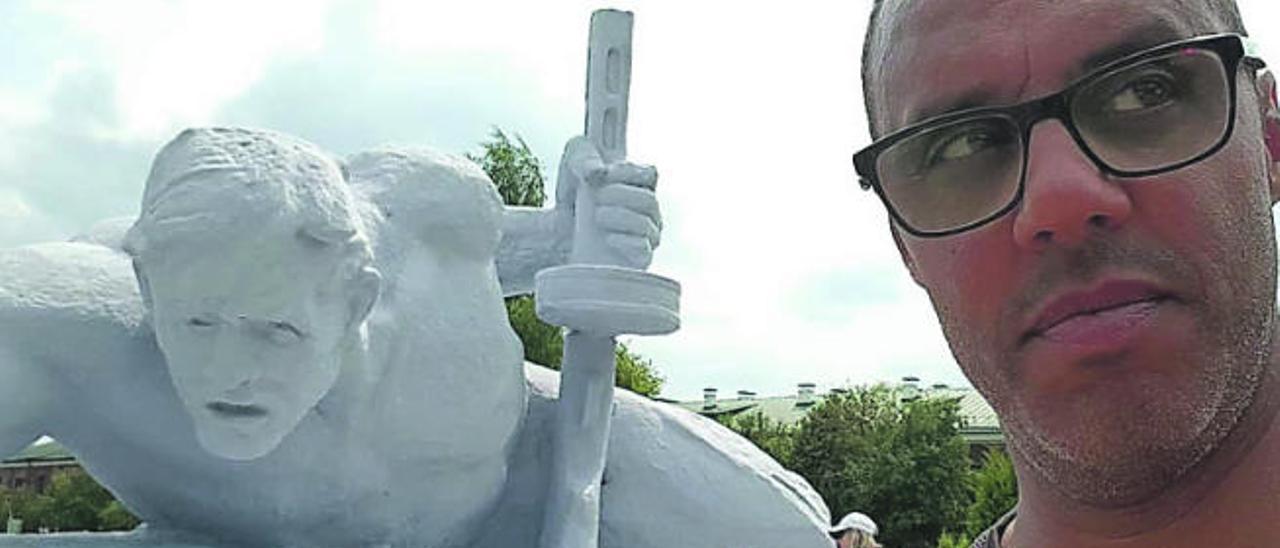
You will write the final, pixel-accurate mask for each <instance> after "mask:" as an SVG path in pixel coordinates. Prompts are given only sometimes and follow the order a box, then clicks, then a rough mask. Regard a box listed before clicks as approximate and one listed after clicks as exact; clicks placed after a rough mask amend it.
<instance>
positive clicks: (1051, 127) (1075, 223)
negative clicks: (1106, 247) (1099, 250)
mask: <svg viewBox="0 0 1280 548" xmlns="http://www.w3.org/2000/svg"><path fill="white" fill-rule="evenodd" d="M1026 170H1027V172H1026V181H1025V182H1024V188H1023V197H1022V204H1021V206H1020V207H1019V210H1018V212H1017V215H1016V217H1015V220H1014V226H1013V230H1014V240H1015V241H1016V242H1017V243H1018V245H1020V246H1022V247H1024V248H1027V249H1032V250H1037V251H1038V250H1043V249H1046V248H1048V247H1051V246H1068V247H1073V246H1078V245H1081V244H1082V243H1084V242H1085V241H1086V240H1087V239H1088V238H1090V237H1093V236H1094V235H1097V234H1100V233H1104V232H1107V231H1111V230H1115V229H1118V228H1119V227H1120V226H1122V225H1123V224H1124V223H1125V222H1126V221H1127V220H1128V219H1129V216H1130V214H1131V213H1132V211H1133V204H1132V202H1131V201H1130V199H1129V195H1128V193H1126V192H1125V190H1124V189H1123V188H1121V187H1120V185H1118V184H1116V183H1115V182H1114V181H1111V180H1109V179H1108V178H1107V177H1106V176H1105V175H1104V174H1103V173H1102V171H1101V170H1100V169H1099V168H1098V166H1097V165H1095V164H1094V163H1093V161H1092V160H1091V159H1090V158H1089V157H1088V155H1087V154H1085V151H1084V150H1082V149H1081V148H1080V146H1079V145H1078V144H1076V141H1075V139H1073V138H1072V136H1071V133H1070V131H1068V129H1067V128H1066V127H1065V126H1063V125H1062V122H1060V121H1058V120H1047V121H1044V122H1042V123H1040V124H1038V125H1037V126H1036V127H1035V128H1033V129H1032V132H1031V139H1030V142H1029V144H1028V150H1027V166H1026Z"/></svg>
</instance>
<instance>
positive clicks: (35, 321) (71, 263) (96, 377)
mask: <svg viewBox="0 0 1280 548" xmlns="http://www.w3.org/2000/svg"><path fill="white" fill-rule="evenodd" d="M142 315H143V314H142V307H141V303H140V300H139V298H138V295H137V287H136V281H135V280H134V277H133V271H132V268H131V267H130V263H129V260H128V258H127V257H126V256H125V255H124V254H123V253H120V252H119V251H116V250H112V249H109V248H106V247H103V246H101V245H98V244H90V243H81V242H67V243H51V244H40V245H31V246H25V247H20V248H15V249H0V458H3V457H7V456H9V455H12V454H13V453H15V452H17V451H20V450H21V449H22V448H23V447H25V446H26V445H27V444H29V443H30V442H32V441H34V440H35V439H37V438H38V437H39V436H40V435H43V434H49V435H53V436H57V435H59V434H60V432H61V430H62V425H63V424H64V423H63V422H60V421H63V420H64V419H65V420H76V421H77V424H81V425H83V421H87V420H92V419H91V418H90V417H89V415H91V414H92V413H89V412H85V409H84V408H83V406H86V405H89V404H88V403H87V402H86V401H85V398H86V397H87V396H89V395H90V394H93V393H94V392H92V390H104V389H107V388H110V387H104V386H103V384H102V383H103V381H104V379H111V378H117V377H121V376H126V375H131V374H135V373H136V372H134V371H129V372H124V371H121V370H120V369H119V366H121V365H124V364H131V363H134V362H137V361H138V358H139V357H140V356H139V355H138V354H137V353H136V352H135V351H133V350H132V349H133V347H134V346H137V341H138V340H141V339H139V336H138V333H140V332H141V329H140V325H141V322H142Z"/></svg>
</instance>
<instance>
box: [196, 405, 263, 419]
mask: <svg viewBox="0 0 1280 548" xmlns="http://www.w3.org/2000/svg"><path fill="white" fill-rule="evenodd" d="M205 408H207V409H208V410H210V411H212V412H213V414H215V415H218V416H220V417H225V418H229V419H258V418H262V417H266V416H267V409H266V408H265V407H262V406H260V405H253V404H238V403H230V402H225V401H212V402H209V403H208V404H206V405H205Z"/></svg>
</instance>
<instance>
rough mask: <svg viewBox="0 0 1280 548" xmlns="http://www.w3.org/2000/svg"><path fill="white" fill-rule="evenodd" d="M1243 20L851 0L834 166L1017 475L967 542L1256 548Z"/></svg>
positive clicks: (1185, 7) (1271, 264)
mask: <svg viewBox="0 0 1280 548" xmlns="http://www.w3.org/2000/svg"><path fill="white" fill-rule="evenodd" d="M1243 32H1244V29H1243V25H1242V23H1241V21H1240V16H1239V14H1238V12H1237V10H1236V7H1235V6H1234V3H1233V2H1232V1H1230V0H1214V1H1210V0H1196V1H1184V0H1143V1H1138V0H1080V1H1074V2H1048V1H1041V0H1005V1H997V0H966V1H955V0H884V1H883V2H879V3H878V5H877V6H876V10H875V15H874V16H873V18H872V22H871V26H870V27H869V30H868V38H867V42H866V46H865V53H864V60H863V72H864V86H865V92H866V93H865V95H866V101H867V110H868V117H869V119H870V125H871V128H872V132H873V134H874V136H875V137H878V138H879V140H878V141H877V142H876V143H875V144H874V145H873V146H871V147H869V148H868V149H866V150H864V151H862V152H860V153H859V154H858V155H856V156H855V163H856V164H857V168H858V172H859V174H860V176H861V177H862V181H863V183H864V185H865V186H868V187H870V188H874V189H875V190H876V192H877V193H878V194H879V195H880V197H881V198H882V199H883V202H884V203H885V204H886V206H887V207H888V209H889V211H890V213H891V217H892V219H893V220H892V227H891V232H892V234H893V237H894V239H895V241H896V242H897V243H898V246H899V249H900V250H901V253H902V259H903V261H904V263H905V264H906V267H907V269H908V271H909V272H910V274H911V276H912V277H913V278H914V279H915V281H916V282H917V283H918V284H919V285H920V286H921V287H923V288H924V289H925V290H926V291H927V292H928V294H929V296H930V298H931V299H932V301H933V304H934V307H935V309H936V311H937V313H938V317H939V320H940V322H941V324H942V327H943V329H944V332H945V334H946V336H947V339H948V341H949V343H950V346H951V348H952V351H953V353H954V355H955V357H956V360H957V362H958V363H959V364H960V366H961V368H962V369H963V370H964V372H965V374H966V375H967V376H968V377H969V379H970V380H971V381H972V382H973V384H974V386H975V387H976V388H977V389H978V390H979V391H980V392H981V393H982V394H983V395H984V396H985V397H986V398H987V399H988V401H989V402H990V403H991V405H992V406H993V407H994V408H995V410H996V412H997V413H998V414H999V416H1000V420H1001V423H1002V425H1003V427H1004V431H1005V435H1006V440H1007V442H1008V446H1009V449H1010V452H1011V455H1012V457H1013V460H1014V463H1015V470H1016V473H1017V476H1018V480H1019V487H1020V498H1019V502H1018V505H1017V508H1016V511H1015V514H1016V515H1011V516H1010V517H1009V518H1007V519H1006V520H1002V522H1001V523H1000V524H997V526H996V527H994V528H993V530H992V531H989V532H988V533H987V534H985V535H984V536H983V537H982V538H980V539H979V540H978V542H977V544H976V545H977V546H983V547H988V546H990V547H994V546H1004V547H1006V548H1008V547H1024V546H1036V547H1056V546H1064V547H1065V546H1071V547H1089V546H1134V547H1137V546H1160V547H1180V546H1197V547H1200V546H1215V547H1227V546H1276V545H1280V519H1276V517H1277V516H1280V468H1277V465H1276V463H1277V462H1280V423H1277V420H1276V410H1277V406H1278V405H1280V397H1278V396H1280V375H1278V374H1277V368H1276V365H1277V364H1276V362H1277V359H1280V356H1278V355H1277V352H1276V346H1275V345H1276V344H1277V338H1276V329H1277V316H1276V304H1275V303H1276V247H1275V236H1274V227H1273V222H1272V216H1271V206H1272V205H1273V204H1274V203H1276V201H1277V199H1278V198H1280V183H1278V182H1277V169H1278V168H1280V166H1278V165H1277V160H1278V159H1280V115H1278V114H1277V109H1276V100H1275V82H1274V80H1273V78H1272V77H1271V75H1270V74H1269V73H1267V72H1266V71H1265V70H1263V66H1264V65H1263V63H1262V61H1261V60H1259V59H1257V58H1255V57H1253V56H1252V54H1251V52H1250V51H1248V49H1247V41H1246V40H1244V39H1243V38H1242V37H1241V36H1240V35H1241V34H1243ZM1223 33H1233V34H1227V35H1223Z"/></svg>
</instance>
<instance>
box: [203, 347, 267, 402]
mask: <svg viewBox="0 0 1280 548" xmlns="http://www.w3.org/2000/svg"><path fill="white" fill-rule="evenodd" d="M258 359H259V358H258V356H256V355H255V353H253V352H252V351H251V349H250V348H247V347H246V345H245V342H244V340H243V339H242V338H241V337H236V336H234V334H231V333H224V334H222V336H220V337H218V340H217V341H215V345H214V349H213V355H212V359H211V360H210V363H209V366H210V367H211V368H213V371H212V373H213V376H214V378H216V379H218V380H217V382H218V384H219V385H220V386H221V387H222V388H223V389H232V388H235V389H239V388H243V387H245V386H249V385H252V384H253V383H254V382H256V381H257V379H258V376H259V375H260V370H259V368H258V367H256V365H257V363H256V362H257V360H258Z"/></svg>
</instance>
